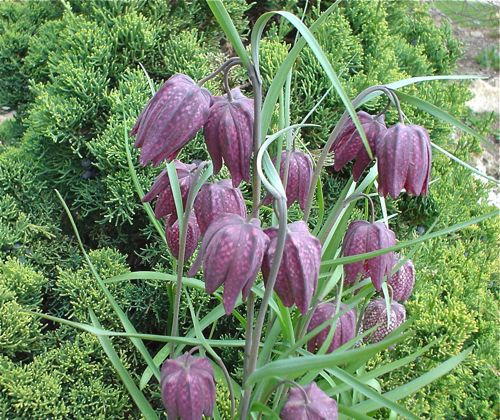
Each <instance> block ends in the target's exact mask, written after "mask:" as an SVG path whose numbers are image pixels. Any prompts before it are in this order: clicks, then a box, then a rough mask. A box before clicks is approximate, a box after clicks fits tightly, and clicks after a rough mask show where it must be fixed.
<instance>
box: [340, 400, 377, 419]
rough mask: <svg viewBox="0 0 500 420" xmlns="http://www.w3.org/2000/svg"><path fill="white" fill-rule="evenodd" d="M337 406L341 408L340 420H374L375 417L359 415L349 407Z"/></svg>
mask: <svg viewBox="0 0 500 420" xmlns="http://www.w3.org/2000/svg"><path fill="white" fill-rule="evenodd" d="M337 406H338V408H339V414H340V416H339V419H341V420H344V419H346V420H347V419H349V420H350V419H354V420H372V419H373V417H370V416H367V415H366V414H362V413H358V412H357V411H356V410H354V409H352V408H351V407H348V406H346V405H344V404H339V403H337Z"/></svg>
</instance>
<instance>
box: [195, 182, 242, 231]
mask: <svg viewBox="0 0 500 420" xmlns="http://www.w3.org/2000/svg"><path fill="white" fill-rule="evenodd" d="M194 210H195V212H196V218H197V219H198V226H199V227H200V230H201V234H202V235H204V234H205V232H206V231H207V229H208V227H209V226H210V224H211V223H212V222H213V221H214V220H216V219H218V218H219V216H220V215H222V214H224V213H233V214H238V215H239V216H241V217H245V215H246V211H247V209H246V206H245V200H244V199H243V195H242V194H241V191H240V190H239V188H234V187H233V186H232V184H231V181H229V180H227V179H223V180H222V181H219V182H216V183H215V184H205V185H203V187H201V190H200V192H199V193H198V195H197V196H196V199H195V201H194Z"/></svg>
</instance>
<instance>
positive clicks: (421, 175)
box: [377, 123, 432, 198]
mask: <svg viewBox="0 0 500 420" xmlns="http://www.w3.org/2000/svg"><path fill="white" fill-rule="evenodd" d="M377 162H378V182H379V185H378V191H379V194H380V195H382V196H383V197H386V196H387V195H390V196H391V197H392V198H396V197H398V196H399V194H400V192H401V191H402V190H403V188H404V189H405V190H406V192H407V193H408V194H411V195H414V196H418V195H427V194H428V190H429V180H430V175H431V165H432V152H431V140H430V138H429V134H428V133H427V131H426V130H425V128H423V127H420V126H419V125H413V124H412V125H405V124H402V123H398V124H396V125H394V126H392V127H390V128H389V129H388V130H387V132H386V133H385V135H384V137H383V138H382V140H381V142H380V144H379V145H378V146H377Z"/></svg>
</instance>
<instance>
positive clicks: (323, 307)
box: [307, 302, 356, 353]
mask: <svg viewBox="0 0 500 420" xmlns="http://www.w3.org/2000/svg"><path fill="white" fill-rule="evenodd" d="M335 308H336V305H335V304H334V303H330V302H327V303H321V304H319V305H318V307H317V308H316V310H315V311H314V314H313V316H312V318H311V322H309V325H308V327H307V332H310V331H312V330H314V329H315V328H316V327H318V326H319V325H321V324H323V323H324V322H325V321H327V320H329V319H332V318H333V316H334V315H335ZM345 308H346V306H345V305H343V304H341V305H340V308H339V310H340V311H343V310H345ZM330 328H331V327H325V328H324V329H323V330H321V332H320V333H318V334H317V335H316V336H315V337H313V338H312V339H311V340H309V342H308V343H307V350H309V351H310V352H311V353H313V352H314V351H317V350H319V349H320V348H321V346H322V345H323V343H324V342H325V341H326V339H327V338H328V334H329V333H330ZM355 335H356V311H355V310H354V309H350V310H348V311H347V312H346V313H344V314H343V315H342V316H340V318H338V319H337V325H336V327H335V332H334V333H333V338H332V342H331V343H330V345H329V346H328V350H327V353H331V352H332V351H333V350H335V349H337V348H339V347H340V346H341V345H342V344H345V343H347V342H348V341H349V340H352V339H353V338H354V336H355Z"/></svg>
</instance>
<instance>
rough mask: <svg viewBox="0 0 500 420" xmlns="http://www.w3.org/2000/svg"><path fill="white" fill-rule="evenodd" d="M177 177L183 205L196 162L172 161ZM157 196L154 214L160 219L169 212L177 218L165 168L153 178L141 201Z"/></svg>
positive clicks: (191, 182)
mask: <svg viewBox="0 0 500 420" xmlns="http://www.w3.org/2000/svg"><path fill="white" fill-rule="evenodd" d="M174 164H175V169H176V172H177V178H178V179H179V187H180V190H181V196H182V204H183V205H184V206H185V205H186V201H187V196H188V193H189V189H190V188H191V185H192V184H193V180H194V173H195V170H196V168H197V167H198V165H197V164H196V163H190V164H186V163H182V162H181V161H180V160H176V161H175V162H174ZM156 197H158V199H157V200H156V204H155V216H156V218H157V219H161V218H162V217H165V216H167V215H169V214H172V215H174V219H175V218H177V210H176V208H175V201H174V195H173V193H172V188H171V186H170V180H169V178H168V173H167V170H166V169H165V170H163V171H162V172H161V173H160V175H158V177H157V178H156V179H155V182H154V183H153V185H152V187H151V189H150V190H149V192H148V193H147V194H146V195H145V196H144V197H143V198H142V201H143V202H147V201H151V200H153V199H155V198H156Z"/></svg>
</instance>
